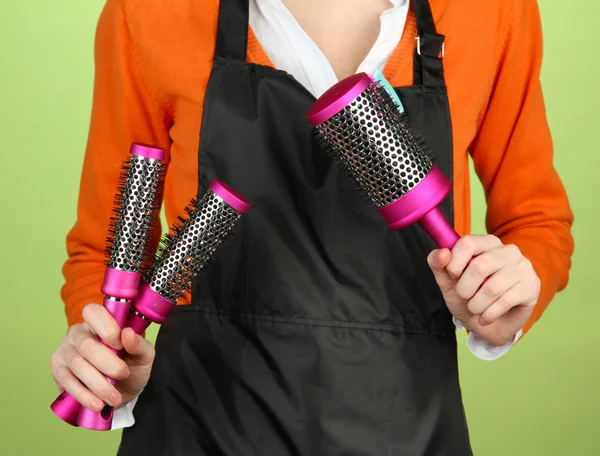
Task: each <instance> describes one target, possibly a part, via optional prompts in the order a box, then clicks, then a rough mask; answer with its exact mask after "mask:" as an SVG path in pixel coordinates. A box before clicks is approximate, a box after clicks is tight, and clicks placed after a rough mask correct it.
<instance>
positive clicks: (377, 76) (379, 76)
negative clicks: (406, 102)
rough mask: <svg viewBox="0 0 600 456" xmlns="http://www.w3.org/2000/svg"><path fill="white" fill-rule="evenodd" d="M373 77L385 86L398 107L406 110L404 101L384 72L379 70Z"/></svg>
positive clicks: (402, 110) (401, 110)
mask: <svg viewBox="0 0 600 456" xmlns="http://www.w3.org/2000/svg"><path fill="white" fill-rule="evenodd" d="M373 79H375V80H376V81H377V82H379V83H380V84H381V85H382V86H383V88H384V89H385V91H386V92H387V93H389V95H390V97H392V100H394V101H395V102H396V104H397V105H398V109H399V110H400V112H404V106H402V102H401V101H400V98H399V97H398V94H397V93H396V91H395V90H394V88H393V87H392V85H391V84H390V83H389V82H388V80H387V79H386V78H385V77H384V76H383V73H382V72H381V71H380V70H377V71H376V72H375V73H374V74H373Z"/></svg>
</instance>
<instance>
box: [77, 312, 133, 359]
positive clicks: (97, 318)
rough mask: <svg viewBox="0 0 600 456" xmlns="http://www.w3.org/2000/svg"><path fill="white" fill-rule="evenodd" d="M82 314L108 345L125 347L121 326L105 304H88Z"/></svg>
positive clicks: (119, 348)
mask: <svg viewBox="0 0 600 456" xmlns="http://www.w3.org/2000/svg"><path fill="white" fill-rule="evenodd" d="M81 315H82V317H83V320H84V321H85V322H86V323H87V324H88V325H89V327H90V328H91V329H92V331H94V333H96V334H97V335H98V337H100V338H101V339H102V340H103V341H105V342H106V343H107V344H108V345H110V346H111V347H112V348H114V349H115V350H121V349H122V348H123V345H122V344H121V328H120V327H119V325H118V324H117V322H116V321H115V319H114V318H113V316H112V315H111V314H110V313H108V310H106V308H105V307H104V306H101V305H99V304H88V305H87V306H85V307H84V308H83V311H82V314H81Z"/></svg>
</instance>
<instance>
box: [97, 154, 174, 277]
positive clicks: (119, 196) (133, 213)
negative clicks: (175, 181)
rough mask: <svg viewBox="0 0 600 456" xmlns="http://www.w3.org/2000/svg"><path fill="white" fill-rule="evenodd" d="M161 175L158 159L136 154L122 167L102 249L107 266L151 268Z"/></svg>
mask: <svg viewBox="0 0 600 456" xmlns="http://www.w3.org/2000/svg"><path fill="white" fill-rule="evenodd" d="M164 174H165V167H164V166H163V164H162V163H161V162H160V161H158V160H153V159H149V158H145V157H140V156H136V155H132V156H131V157H130V159H129V161H128V162H126V163H124V164H123V166H122V167H121V173H120V175H119V182H118V187H117V193H116V195H115V199H114V203H113V215H112V217H111V219H110V223H109V229H108V236H107V240H106V248H105V255H106V258H107V266H109V267H110V268H113V269H117V270H121V271H127V272H138V273H144V271H145V270H146V269H147V268H149V267H150V265H151V263H152V256H153V251H152V238H153V234H154V232H155V230H156V227H157V224H158V214H159V211H160V206H161V200H162V190H163V189H162V184H163V181H164Z"/></svg>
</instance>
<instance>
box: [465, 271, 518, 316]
mask: <svg viewBox="0 0 600 456" xmlns="http://www.w3.org/2000/svg"><path fill="white" fill-rule="evenodd" d="M473 262H475V260H474V261H473ZM470 268H471V266H469V267H468V268H467V271H466V272H465V273H464V274H463V276H462V277H461V279H460V280H459V281H458V284H457V286H456V290H457V293H459V295H460V296H464V299H468V300H469V302H468V303H467V308H468V309H469V311H470V312H471V313H473V314H475V315H480V314H482V313H483V312H485V310H486V309H487V308H489V307H490V306H491V305H492V304H493V303H495V302H496V301H497V300H498V298H500V296H502V295H503V294H504V293H506V292H507V291H508V290H510V289H511V288H512V287H514V286H515V285H516V284H517V283H519V281H520V275H519V272H518V271H517V269H516V268H512V267H505V268H502V269H500V270H499V271H496V272H495V273H493V275H491V276H489V274H488V276H489V279H488V280H487V281H486V282H485V283H484V284H483V285H481V281H482V280H483V279H479V278H477V279H472V278H468V277H467V275H468V273H469V269H470ZM484 278H485V277H484ZM463 280H465V281H469V282H466V283H463ZM473 290H475V292H473ZM473 293H474V294H473Z"/></svg>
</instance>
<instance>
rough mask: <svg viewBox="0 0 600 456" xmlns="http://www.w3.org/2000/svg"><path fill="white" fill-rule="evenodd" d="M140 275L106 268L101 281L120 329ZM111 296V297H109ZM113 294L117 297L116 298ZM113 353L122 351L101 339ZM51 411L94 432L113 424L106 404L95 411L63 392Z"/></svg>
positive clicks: (111, 411)
mask: <svg viewBox="0 0 600 456" xmlns="http://www.w3.org/2000/svg"><path fill="white" fill-rule="evenodd" d="M139 280H140V274H138V273H133V272H125V271H118V270H115V269H111V268H107V269H106V274H105V276H104V283H103V284H102V292H103V293H105V294H106V295H107V297H105V298H104V307H105V308H106V310H108V313H110V314H111V315H112V317H113V318H114V319H115V321H116V322H117V324H118V325H119V327H121V328H123V327H124V326H125V324H126V322H127V317H128V316H129V311H130V308H131V299H133V298H135V297H136V296H137V290H138V284H139ZM111 296H112V298H111ZM114 296H119V298H116V297H114ZM100 342H102V343H103V344H104V345H106V346H107V347H108V348H109V349H110V350H111V351H112V352H113V353H115V354H116V355H118V356H121V354H120V353H119V352H118V351H117V350H115V349H114V348H111V347H110V346H109V345H108V344H107V343H106V342H105V341H103V340H102V339H100ZM106 379H107V380H108V382H109V383H110V384H112V385H114V384H115V383H116V382H115V380H113V379H112V378H110V377H106ZM50 408H51V409H52V411H53V412H54V413H55V414H56V415H57V416H58V417H59V418H60V419H62V420H63V421H65V422H66V423H68V424H70V425H72V426H80V427H83V428H86V429H91V430H95V431H109V430H110V429H111V427H112V417H113V408H112V407H110V406H106V407H104V408H103V409H102V411H100V412H95V411H94V410H90V409H88V408H86V407H83V406H82V405H81V404H80V403H79V402H77V400H76V399H75V398H74V397H73V396H71V395H70V394H68V393H67V392H66V391H63V392H62V393H61V394H60V395H59V396H58V398H56V400H55V401H54V402H53V403H52V405H51V406H50Z"/></svg>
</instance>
